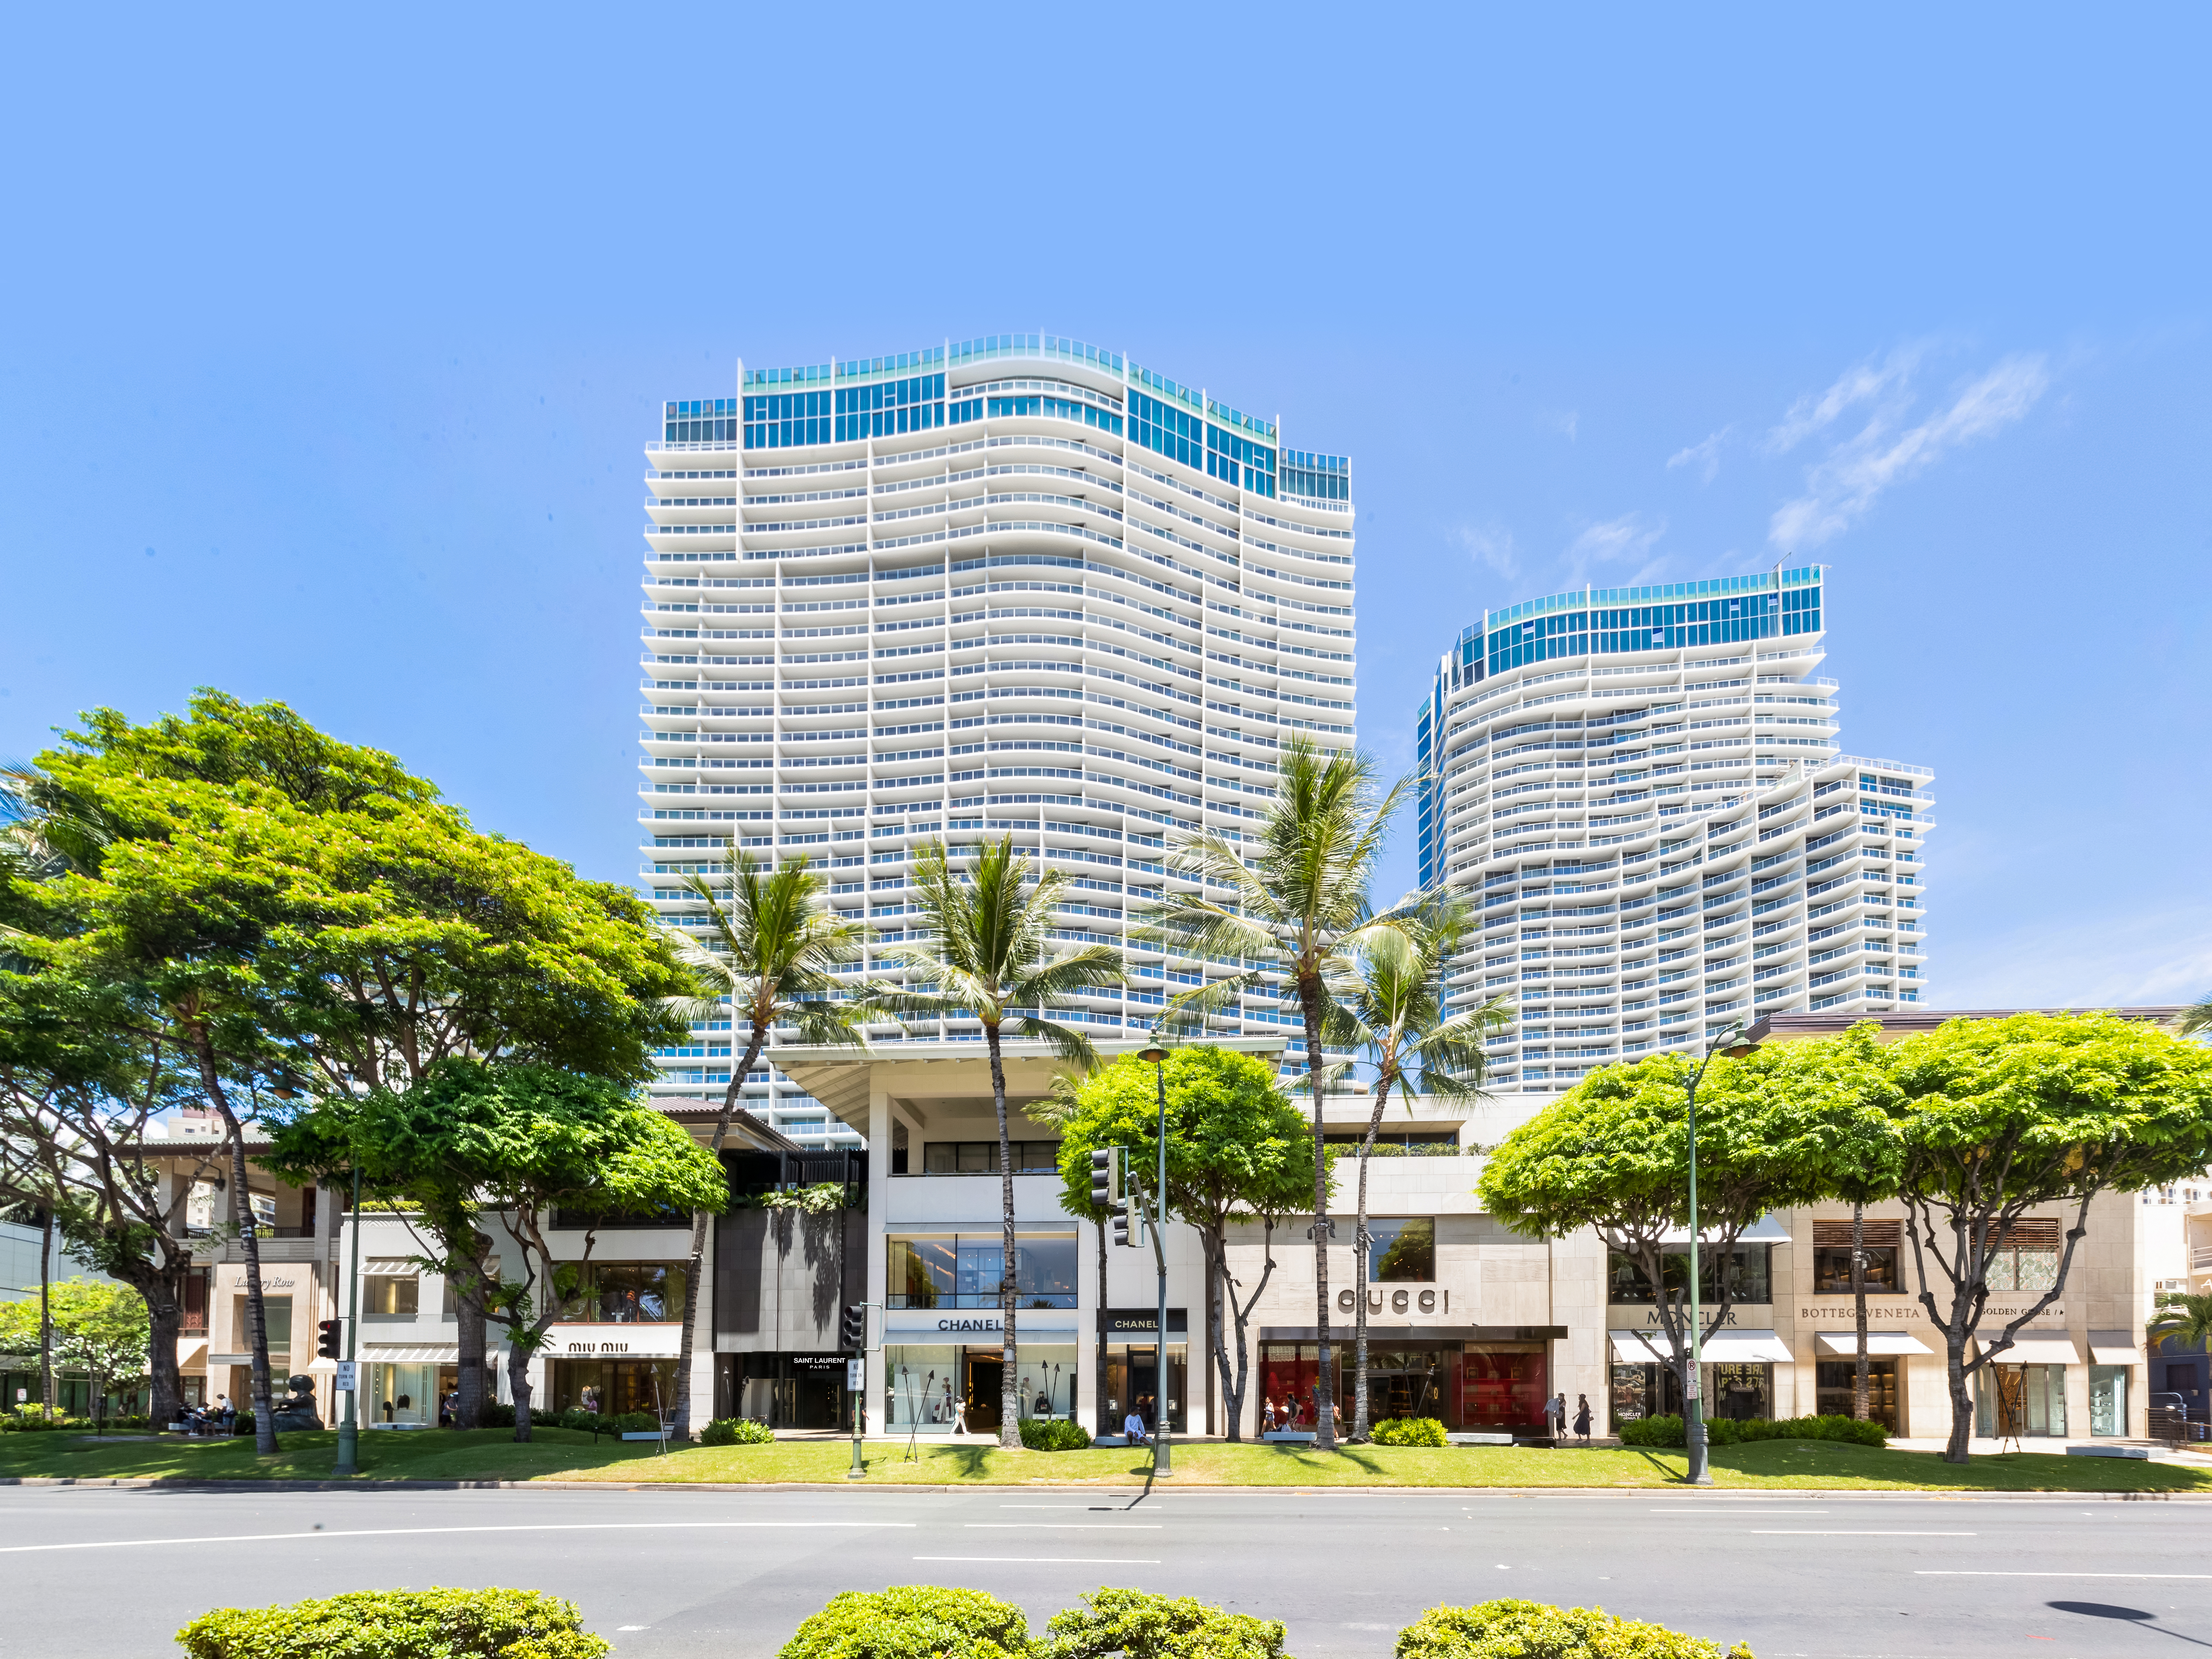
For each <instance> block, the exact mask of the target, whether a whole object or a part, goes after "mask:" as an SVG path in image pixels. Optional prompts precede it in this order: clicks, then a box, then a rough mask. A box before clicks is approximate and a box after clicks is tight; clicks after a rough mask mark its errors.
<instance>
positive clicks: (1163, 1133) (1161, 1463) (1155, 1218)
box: [1152, 1037, 1170, 1474]
mask: <svg viewBox="0 0 2212 1659" xmlns="http://www.w3.org/2000/svg"><path fill="white" fill-rule="evenodd" d="M1153 1040H1154V1041H1155V1042H1158V1038H1157V1037H1155V1038H1154V1039H1153ZM1152 1076H1153V1078H1154V1079H1155V1080H1156V1081H1157V1082H1158V1085H1159V1098H1160V1127H1159V1149H1160V1158H1159V1177H1158V1179H1159V1184H1158V1187H1156V1188H1154V1189H1153V1195H1152V1255H1153V1260H1154V1261H1156V1262H1157V1263H1158V1267H1159V1270H1160V1323H1159V1346H1158V1347H1157V1348H1155V1349H1154V1350H1153V1351H1152V1352H1153V1356H1154V1358H1153V1364H1152V1468H1153V1469H1154V1470H1155V1471H1157V1472H1158V1474H1168V1473H1170V1470H1169V1467H1168V1252H1167V1238H1166V1226H1167V1218H1168V1067H1167V1056H1166V1055H1165V1054H1162V1055H1161V1056H1160V1059H1159V1061H1158V1064H1156V1065H1155V1066H1153V1067H1152Z"/></svg>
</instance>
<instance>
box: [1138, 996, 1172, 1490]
mask: <svg viewBox="0 0 2212 1659" xmlns="http://www.w3.org/2000/svg"><path fill="white" fill-rule="evenodd" d="M1137 1058H1138V1059H1139V1060H1145V1061H1146V1062H1147V1063H1149V1064H1150V1065H1151V1066H1152V1078H1153V1081H1154V1083H1155V1084H1156V1085H1157V1086H1158V1094H1159V1103H1160V1118H1159V1133H1158V1145H1159V1154H1160V1157H1159V1173H1158V1184H1157V1185H1156V1186H1154V1188H1152V1260H1153V1261H1154V1262H1156V1263H1157V1264H1158V1267H1159V1273H1160V1294H1159V1319H1160V1322H1159V1328H1158V1330H1157V1331H1156V1332H1155V1333H1154V1336H1155V1339H1156V1341H1157V1346H1155V1347H1154V1348H1153V1349H1152V1471H1153V1473H1154V1474H1171V1473H1172V1472H1173V1471H1172V1469H1171V1468H1170V1462H1169V1458H1168V1249H1167V1237H1166V1234H1167V1218H1168V1072H1167V1058H1168V1051H1167V1050H1166V1049H1165V1048H1162V1047H1161V1046H1160V1028H1159V1024H1158V1021H1154V1022H1153V1024H1152V1041H1151V1042H1149V1043H1148V1044H1147V1045H1146V1048H1145V1049H1144V1051H1143V1052H1142V1053H1141V1054H1139V1055H1138V1056H1137Z"/></svg>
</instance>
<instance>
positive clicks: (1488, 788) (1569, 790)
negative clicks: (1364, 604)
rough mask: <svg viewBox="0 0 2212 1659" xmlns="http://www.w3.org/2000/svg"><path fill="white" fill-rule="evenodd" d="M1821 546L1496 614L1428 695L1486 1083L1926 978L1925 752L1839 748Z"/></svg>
mask: <svg viewBox="0 0 2212 1659" xmlns="http://www.w3.org/2000/svg"><path fill="white" fill-rule="evenodd" d="M1822 576H1823V573H1822V571H1821V569H1820V567H1818V566H1810V567H1807V568H1800V569H1776V570H1772V571H1768V572H1765V573H1762V574H1757V575H1750V576H1735V577H1728V578H1723V579H1721V580H1712V581H1703V582H1684V583H1675V584H1672V585H1669V586H1650V587H1636V588H1590V587H1584V588H1577V589H1575V590H1572V591H1571V592H1565V593H1556V594H1551V595H1547V597H1545V598H1542V599H1532V600H1529V601H1528V602H1527V603H1525V604H1522V605H1514V606H1512V607H1510V608H1508V609H1505V610H1501V611H1489V612H1486V614H1485V616H1484V617H1483V620H1482V622H1481V623H1480V624H1478V625H1477V626H1474V627H1472V628H1469V629H1467V630H1466V631H1465V632H1463V633H1462V635H1461V636H1460V638H1459V641H1458V643H1457V645H1456V646H1455V648H1454V649H1453V650H1452V651H1451V652H1450V653H1448V654H1447V655H1446V656H1445V657H1444V658H1443V660H1442V661H1441V662H1440V664H1439V665H1438V666H1437V675H1436V680H1435V684H1434V687H1433V689H1432V690H1431V694H1430V696H1429V697H1428V699H1427V700H1426V701H1425V702H1424V703H1423V704H1422V706H1421V707H1420V708H1419V711H1418V713H1417V714H1416V717H1415V742H1416V747H1417V750H1418V752H1419V763H1420V785H1419V799H1418V806H1417V817H1418V823H1417V829H1418V834H1419V847H1420V868H1421V879H1422V882H1423V884H1425V885H1428V884H1446V885H1449V887H1451V888H1453V889H1454V890H1457V891H1458V892H1460V893H1461V894H1462V895H1464V896H1465V898H1466V900H1467V902H1468V907H1469V908H1470V909H1471V911H1472V912H1473V914H1474V918H1475V929H1474V933H1472V934H1471V935H1470V941H1471V942H1470V944H1469V945H1468V950H1467V951H1466V952H1465V954H1463V955H1462V957H1460V958H1459V959H1458V960H1457V962H1456V963H1455V964H1454V971H1453V973H1452V975H1451V976H1450V981H1449V984H1450V992H1451V996H1452V999H1453V1000H1454V1003H1455V1006H1468V1005H1470V1004H1473V1003H1475V1002H1478V1001H1480V1000H1483V999H1485V998H1488V997H1500V996H1504V997H1509V998H1510V999H1511V1001H1512V1024H1511V1026H1510V1029H1509V1030H1507V1031H1505V1032H1504V1034H1502V1035H1501V1036H1498V1038H1497V1039H1496V1040H1495V1041H1494V1042H1491V1043H1490V1044H1489V1045H1488V1052H1489V1056H1490V1062H1491V1069H1490V1079H1491V1081H1492V1085H1493V1086H1495V1087H1498V1088H1500V1089H1514V1088H1517V1089H1519V1090H1521V1091H1524V1092H1526V1091H1534V1092H1543V1091H1553V1090H1558V1089H1564V1088H1569V1087H1571V1086H1572V1085H1574V1083H1575V1082H1576V1081H1577V1080H1578V1079H1580V1078H1581V1077H1582V1076H1583V1074H1584V1073H1586V1072H1588V1071H1589V1069H1590V1068H1591V1067H1592V1066H1600V1065H1603V1064H1605V1063H1607V1061H1611V1060H1623V1059H1633V1058H1634V1057H1636V1056H1637V1055H1638V1054H1643V1053H1645V1052H1648V1051H1650V1050H1653V1049H1659V1048H1698V1047H1699V1046H1700V1045H1702V1044H1703V1043H1704V1042H1705V1041H1706V1040H1707V1039H1708V1038H1709V1037H1710V1036H1717V1035H1718V1034H1719V1033H1721V1032H1723V1031H1724V1030H1727V1029H1728V1028H1729V1026H1731V1025H1733V1024H1736V1023H1738V1022H1741V1023H1743V1024H1750V1023H1751V1022H1752V1021H1753V1020H1755V1019H1757V1018H1759V1017H1761V1016H1763V1015H1766V1014H1771V1013H1781V1012H1824V1011H1829V1010H1842V1011H1849V1010H1854V1009H1860V1008H1864V1009H1868V1010H1875V1011H1879V1010H1886V1009H1892V1008H1895V1007H1898V1006H1900V1005H1909V1004H1912V1003H1917V1002H1921V1001H1923V1000H1925V998H1926V995H1927V973H1928V965H1927V957H1926V941H1927V934H1926V927H1927V921H1926V916H1927V910H1926V904H1927V897H1926V894H1927V887H1926V882H1927V866H1926V863H1925V856H1926V852H1925V849H1926V844H1927V843H1926V838H1927V836H1928V832H1929V829H1931V828H1933V825H1932V823H1930V821H1929V812H1930V809H1931V806H1932V799H1931V796H1930V793H1929V790H1930V785H1931V782H1932V779H1933V774H1932V773H1931V772H1929V770H1928V769H1926V768H1924V767H1918V766H1912V765H1908V764H1905V763H1902V762H1898V761H1889V760H1872V759H1867V758H1864V757H1859V756H1854V755H1847V754H1844V753H1843V752H1841V747H1840V743H1839V738H1838V732H1839V730H1840V711H1839V709H1838V701H1837V695H1838V694H1837V687H1836V683H1835V682H1834V681H1833V680H1831V679H1825V678H1819V677H1817V676H1816V675H1815V674H1814V669H1815V668H1817V667H1818V666H1819V665H1820V660H1821V659H1822V656H1823V655H1824V650H1823V646H1822V639H1823V615H1822V589H1823V580H1822Z"/></svg>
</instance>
